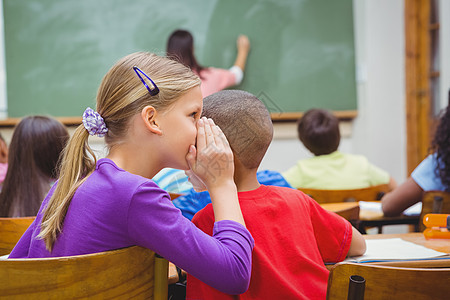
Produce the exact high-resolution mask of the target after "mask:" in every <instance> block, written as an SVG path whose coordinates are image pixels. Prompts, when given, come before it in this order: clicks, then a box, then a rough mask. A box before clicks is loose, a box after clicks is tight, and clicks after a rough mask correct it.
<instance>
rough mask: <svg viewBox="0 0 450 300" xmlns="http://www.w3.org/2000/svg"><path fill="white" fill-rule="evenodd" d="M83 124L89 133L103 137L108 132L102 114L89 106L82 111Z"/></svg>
mask: <svg viewBox="0 0 450 300" xmlns="http://www.w3.org/2000/svg"><path fill="white" fill-rule="evenodd" d="M83 125H84V128H86V130H87V131H88V132H89V134H90V135H97V136H99V137H104V136H105V135H106V133H107V132H108V128H106V124H105V121H104V120H103V118H102V116H100V114H99V113H98V112H96V111H94V110H93V109H92V108H90V107H88V108H86V110H85V111H84V113H83Z"/></svg>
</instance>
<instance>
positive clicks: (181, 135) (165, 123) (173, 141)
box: [157, 86, 203, 170]
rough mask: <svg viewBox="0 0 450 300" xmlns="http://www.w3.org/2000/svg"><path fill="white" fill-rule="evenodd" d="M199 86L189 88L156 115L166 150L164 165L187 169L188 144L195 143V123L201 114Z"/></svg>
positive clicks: (201, 104)
mask: <svg viewBox="0 0 450 300" xmlns="http://www.w3.org/2000/svg"><path fill="white" fill-rule="evenodd" d="M202 106H203V99H202V92H201V90H200V86H197V87H194V88H192V89H190V90H189V91H188V92H187V93H186V94H184V95H183V96H182V97H180V98H179V99H178V100H176V101H175V103H173V104H172V105H171V106H169V107H168V108H167V109H166V110H164V111H162V112H161V113H160V114H159V117H157V122H158V123H159V125H160V129H161V131H162V135H161V138H162V139H163V140H162V142H163V145H164V147H165V149H167V151H166V152H165V154H164V155H163V160H164V161H163V162H162V163H163V164H164V167H171V168H177V169H182V170H187V169H189V166H188V164H187V162H186V155H187V153H188V151H189V146H190V145H195V141H196V137H197V127H196V123H197V121H198V119H199V118H200V115H201V114H202Z"/></svg>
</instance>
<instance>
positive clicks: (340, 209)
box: [320, 202, 359, 222]
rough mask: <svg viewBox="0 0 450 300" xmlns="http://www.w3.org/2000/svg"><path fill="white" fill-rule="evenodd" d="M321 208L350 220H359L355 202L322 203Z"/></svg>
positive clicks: (357, 207) (357, 206)
mask: <svg viewBox="0 0 450 300" xmlns="http://www.w3.org/2000/svg"><path fill="white" fill-rule="evenodd" d="M320 206H322V208H324V209H326V210H328V211H332V212H334V213H336V214H338V215H340V216H341V217H343V218H344V219H347V220H349V221H350V222H357V221H358V220H359V205H358V203H356V202H338V203H323V204H321V205H320Z"/></svg>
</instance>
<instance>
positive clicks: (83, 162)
mask: <svg viewBox="0 0 450 300" xmlns="http://www.w3.org/2000/svg"><path fill="white" fill-rule="evenodd" d="M88 137H89V133H88V131H87V130H86V128H85V127H84V126H83V125H80V126H78V128H77V129H76V130H75V132H74V134H73V136H72V138H71V139H70V141H69V143H68V144H67V146H66V148H65V149H64V151H63V154H62V159H61V162H60V177H59V180H58V183H57V187H56V189H55V192H54V193H53V195H52V197H51V198H50V200H49V202H48V203H47V207H46V208H45V212H44V215H43V217H42V223H41V232H40V233H39V235H38V238H41V239H43V240H44V242H45V247H46V248H47V250H48V251H50V252H51V251H52V249H53V245H54V243H55V241H56V238H57V236H58V234H59V233H60V232H61V228H62V225H63V222H64V218H65V216H66V213H67V209H68V208H69V205H70V201H71V200H72V197H73V194H74V193H75V191H76V190H77V188H78V187H79V186H80V185H81V184H82V183H83V182H84V181H85V180H86V178H87V177H88V176H89V175H90V174H91V173H92V172H93V171H94V169H95V165H96V158H95V154H94V152H93V151H92V149H91V148H90V147H89V144H88Z"/></svg>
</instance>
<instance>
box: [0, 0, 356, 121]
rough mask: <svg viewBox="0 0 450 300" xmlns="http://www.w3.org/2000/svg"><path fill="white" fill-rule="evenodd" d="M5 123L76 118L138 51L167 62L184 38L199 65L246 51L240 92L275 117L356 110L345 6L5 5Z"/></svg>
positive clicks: (42, 0) (279, 1)
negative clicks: (246, 45) (243, 44)
mask: <svg viewBox="0 0 450 300" xmlns="http://www.w3.org/2000/svg"><path fill="white" fill-rule="evenodd" d="M3 6H4V7H3V11H4V22H5V24H4V26H5V52H6V74H7V95H8V116H9V117H21V116H24V115H28V114H50V115H54V116H60V117H64V116H81V114H82V112H83V111H84V109H85V108H86V107H87V106H91V107H93V106H95V95H96V91H97V88H98V85H99V83H100V81H101V78H102V76H103V75H104V74H105V73H106V71H107V70H108V69H109V68H110V67H111V65H112V64H113V63H114V62H115V61H116V60H118V59H119V58H120V57H122V56H124V55H126V54H129V53H131V52H135V51H151V52H155V53H157V54H160V55H164V53H165V46H166V41H167V38H168V36H169V34H170V33H171V32H172V31H173V30H175V29H178V28H183V29H187V30H189V31H191V32H192V33H193V35H194V38H195V51H196V56H197V59H198V60H199V62H200V63H201V64H202V65H205V66H214V67H221V68H229V67H231V65H232V64H233V62H234V59H235V56H236V44H235V40H236V38H237V36H238V35H239V34H241V33H243V34H246V35H248V36H249V38H250V41H251V52H250V55H249V58H248V64H247V69H246V73H245V77H244V80H243V82H242V84H241V85H240V86H238V87H237V88H239V89H243V90H247V91H249V92H251V93H253V94H255V95H258V96H260V98H262V100H263V101H264V102H265V103H266V105H267V106H268V107H269V109H270V110H271V111H272V112H301V111H305V110H307V109H309V108H312V107H324V108H328V109H331V110H335V111H342V110H355V109H356V82H355V53H354V39H353V15H352V0H339V1H336V0H258V1H256V0H216V1H210V0H195V1H194V0H189V1H171V0H165V1H162V0H132V1H130V0H3Z"/></svg>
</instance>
